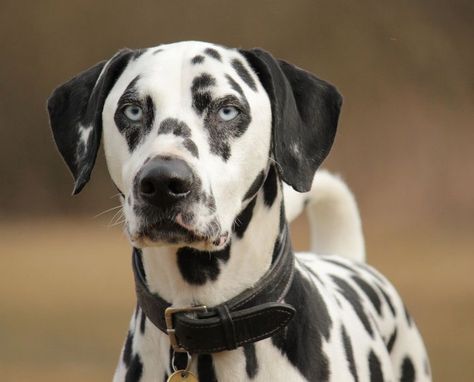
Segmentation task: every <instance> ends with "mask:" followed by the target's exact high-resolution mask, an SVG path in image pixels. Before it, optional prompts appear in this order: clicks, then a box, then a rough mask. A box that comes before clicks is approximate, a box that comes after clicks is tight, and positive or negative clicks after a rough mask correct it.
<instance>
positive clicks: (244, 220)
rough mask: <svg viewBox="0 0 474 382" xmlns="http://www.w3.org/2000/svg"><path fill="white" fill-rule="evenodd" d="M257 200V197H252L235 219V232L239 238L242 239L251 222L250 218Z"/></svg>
mask: <svg viewBox="0 0 474 382" xmlns="http://www.w3.org/2000/svg"><path fill="white" fill-rule="evenodd" d="M256 202H257V198H254V199H252V200H251V201H250V202H249V204H247V206H246V207H245V208H244V209H243V211H242V212H241V213H240V214H239V215H238V216H237V218H236V219H235V221H234V232H235V233H236V235H237V237H238V238H239V239H242V237H243V236H244V234H245V231H246V230H247V227H248V226H249V224H250V220H252V216H253V209H254V207H255V203H256Z"/></svg>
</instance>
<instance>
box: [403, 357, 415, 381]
mask: <svg viewBox="0 0 474 382" xmlns="http://www.w3.org/2000/svg"><path fill="white" fill-rule="evenodd" d="M401 372H402V377H401V378H400V382H413V381H414V380H415V377H416V372H415V367H414V366H413V362H412V361H411V359H410V358H409V357H405V358H404V359H403V362H402V370H401Z"/></svg>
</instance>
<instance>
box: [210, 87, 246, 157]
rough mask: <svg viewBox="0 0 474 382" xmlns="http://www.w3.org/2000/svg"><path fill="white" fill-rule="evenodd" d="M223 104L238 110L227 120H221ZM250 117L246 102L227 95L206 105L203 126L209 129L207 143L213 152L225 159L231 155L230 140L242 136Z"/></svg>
mask: <svg viewBox="0 0 474 382" xmlns="http://www.w3.org/2000/svg"><path fill="white" fill-rule="evenodd" d="M225 106H232V107H233V108H236V109H238V110H239V113H238V115H237V116H236V117H235V118H233V119H230V120H228V121H226V120H223V119H222V118H221V117H220V116H219V114H220V110H221V109H223V108H224V107H225ZM250 121H251V117H250V111H249V105H248V103H247V102H243V101H242V100H240V101H239V100H238V99H237V98H236V97H235V96H233V95H229V96H226V97H223V98H221V99H218V100H215V101H213V102H212V104H210V105H209V107H208V112H207V115H206V118H205V119H204V126H205V127H206V129H208V131H209V145H210V148H211V152H212V153H213V154H216V155H219V156H220V157H222V159H224V161H227V160H228V159H229V158H230V155H231V147H230V141H231V140H232V139H235V138H238V137H240V136H242V135H243V134H244V133H245V131H246V130H247V128H248V125H249V124H250Z"/></svg>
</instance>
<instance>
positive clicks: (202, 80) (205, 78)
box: [191, 73, 216, 92]
mask: <svg viewBox="0 0 474 382" xmlns="http://www.w3.org/2000/svg"><path fill="white" fill-rule="evenodd" d="M215 84H216V79H215V78H214V77H212V76H211V75H210V74H208V73H202V74H201V75H200V76H198V77H195V78H194V79H193V84H192V87H191V91H192V92H197V91H199V90H202V89H204V88H208V87H210V86H214V85H215Z"/></svg>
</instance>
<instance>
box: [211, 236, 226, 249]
mask: <svg viewBox="0 0 474 382" xmlns="http://www.w3.org/2000/svg"><path fill="white" fill-rule="evenodd" d="M227 236H228V234H227V233H225V234H223V235H221V236H220V237H219V238H218V239H216V240H214V242H213V243H212V244H214V245H215V246H217V247H222V246H223V245H224V244H225V242H226V241H227Z"/></svg>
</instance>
